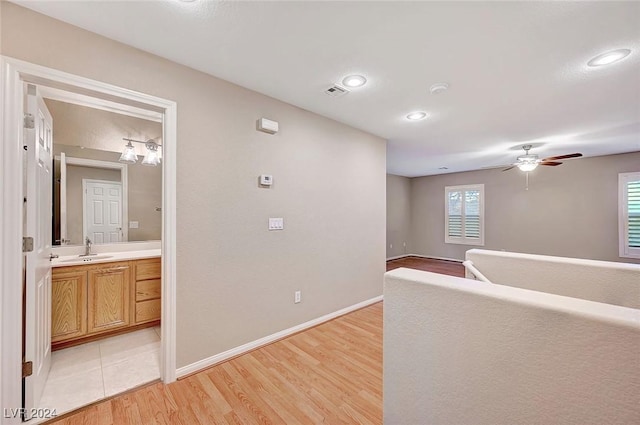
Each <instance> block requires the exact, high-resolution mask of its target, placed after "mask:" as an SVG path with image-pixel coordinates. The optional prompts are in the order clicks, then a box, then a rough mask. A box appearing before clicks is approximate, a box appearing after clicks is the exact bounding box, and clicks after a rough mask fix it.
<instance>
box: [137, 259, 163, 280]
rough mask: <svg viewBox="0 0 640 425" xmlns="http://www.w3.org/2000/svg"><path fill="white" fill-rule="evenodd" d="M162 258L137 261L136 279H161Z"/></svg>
mask: <svg viewBox="0 0 640 425" xmlns="http://www.w3.org/2000/svg"><path fill="white" fill-rule="evenodd" d="M160 274H161V267H160V259H159V258H152V259H150V260H139V261H136V280H147V279H160Z"/></svg>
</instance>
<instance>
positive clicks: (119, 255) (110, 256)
mask: <svg viewBox="0 0 640 425" xmlns="http://www.w3.org/2000/svg"><path fill="white" fill-rule="evenodd" d="M160 256H161V250H160V249H143V250H138V251H122V252H100V253H96V254H95V255H90V256H88V257H80V256H78V255H64V256H60V257H58V258H54V259H53V260H51V267H67V266H79V265H86V264H99V263H112V262H114V261H127V260H140V259H143V258H156V257H160Z"/></svg>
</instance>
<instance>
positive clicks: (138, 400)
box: [49, 303, 382, 425]
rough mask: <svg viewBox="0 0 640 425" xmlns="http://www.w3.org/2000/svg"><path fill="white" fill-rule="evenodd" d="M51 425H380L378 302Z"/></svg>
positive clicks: (86, 409)
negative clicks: (184, 376)
mask: <svg viewBox="0 0 640 425" xmlns="http://www.w3.org/2000/svg"><path fill="white" fill-rule="evenodd" d="M49 423H55V424H56V425H63V424H64V425H72V424H73V425H80V424H83V425H85V424H86V425H88V424H91V425H93V424H95V425H111V424H113V425H119V424H140V425H150V424H184V425H197V424H202V425H205V424H221V425H222V424H225V425H226V424H247V425H248V424H251V425H253V424H256V425H257V424H286V425H293V424H331V425H333V424H336V425H338V424H381V423H382V303H377V304H374V305H372V306H369V307H366V308H364V309H362V310H358V311H355V312H353V313H350V314H348V315H345V316H342V317H339V318H337V319H334V320H332V321H330V322H327V323H324V324H322V325H319V326H316V327H314V328H312V329H309V330H306V331H304V332H301V333H298V334H296V335H293V336H291V337H289V338H286V339H283V340H281V341H278V342H275V343H273V344H271V345H268V346H265V347H262V348H260V349H258V350H255V351H252V352H250V353H248V354H245V355H243V356H240V357H237V358H235V359H233V360H230V361H227V362H225V363H222V364H220V365H218V366H214V367H212V368H209V369H206V370H204V371H202V372H199V373H197V374H195V375H192V376H190V377H188V378H185V379H182V380H180V381H178V382H175V383H173V384H170V385H163V384H161V383H157V384H153V385H151V386H148V387H144V388H140V389H138V390H136V391H133V392H130V393H126V394H123V395H121V396H118V397H116V398H113V399H110V400H106V401H104V402H101V403H99V404H96V405H93V406H89V407H87V408H84V409H82V410H80V411H78V412H77V413H75V414H73V415H71V416H68V417H65V418H62V419H60V420H57V421H55V422H49Z"/></svg>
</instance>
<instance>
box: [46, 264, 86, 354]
mask: <svg viewBox="0 0 640 425" xmlns="http://www.w3.org/2000/svg"><path fill="white" fill-rule="evenodd" d="M65 269H71V270H65ZM65 269H54V270H53V276H52V279H51V342H52V343H56V342H58V341H64V340H68V339H73V338H78V337H82V336H84V335H86V333H87V309H86V308H84V306H86V305H87V272H86V271H84V270H76V269H75V268H69V267H66V268H65ZM58 270H59V271H58Z"/></svg>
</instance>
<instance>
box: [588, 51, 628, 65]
mask: <svg viewBox="0 0 640 425" xmlns="http://www.w3.org/2000/svg"><path fill="white" fill-rule="evenodd" d="M629 53H631V50H629V49H618V50H612V51H610V52H606V53H603V54H601V55H598V56H596V57H595V58H593V59H591V60H590V61H589V62H587V65H589V66H602V65H609V64H612V63H614V62H618V61H619V60H621V59H624V58H626V57H627V56H629Z"/></svg>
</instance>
